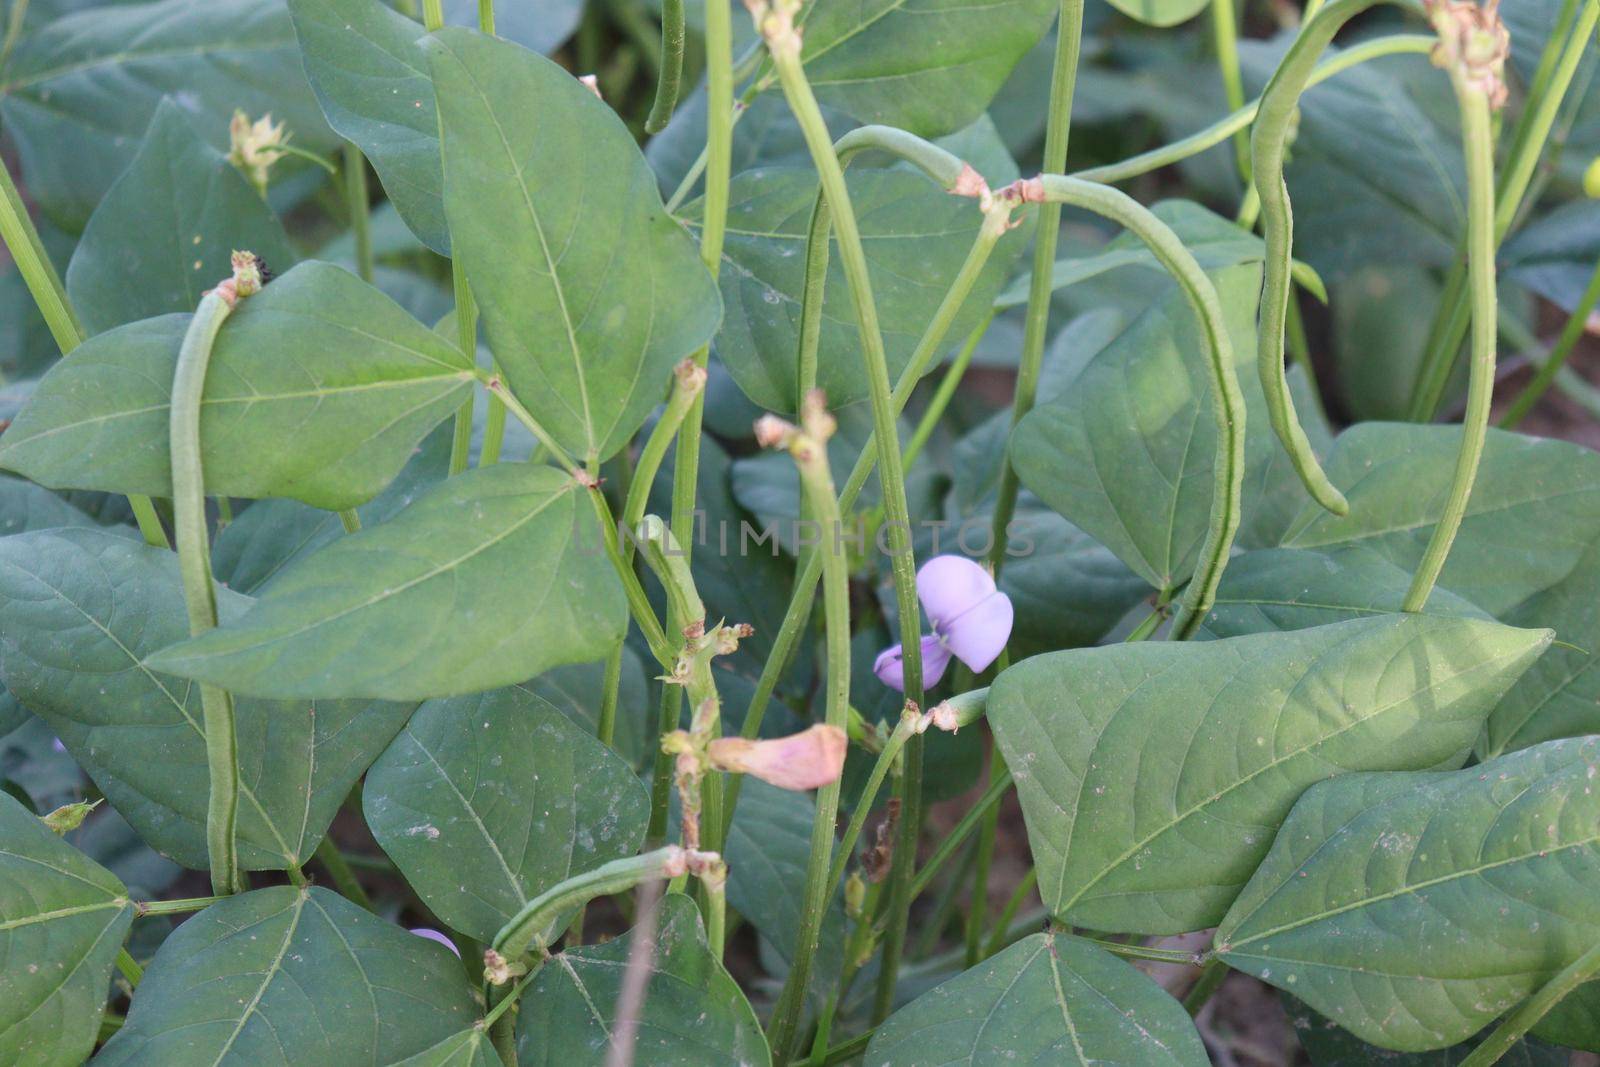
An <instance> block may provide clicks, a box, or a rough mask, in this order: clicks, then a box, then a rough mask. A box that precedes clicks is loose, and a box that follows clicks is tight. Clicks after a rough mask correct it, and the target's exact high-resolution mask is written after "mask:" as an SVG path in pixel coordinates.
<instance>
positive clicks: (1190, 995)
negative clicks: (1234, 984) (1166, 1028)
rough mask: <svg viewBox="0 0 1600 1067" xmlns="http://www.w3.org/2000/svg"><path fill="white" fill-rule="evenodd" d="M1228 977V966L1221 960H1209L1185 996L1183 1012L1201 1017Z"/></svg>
mask: <svg viewBox="0 0 1600 1067" xmlns="http://www.w3.org/2000/svg"><path fill="white" fill-rule="evenodd" d="M1227 977H1228V965H1227V964H1226V963H1223V962H1222V961H1221V960H1219V959H1210V960H1207V961H1206V963H1205V966H1203V967H1201V968H1200V977H1198V978H1196V979H1195V980H1194V985H1192V986H1190V987H1189V992H1187V993H1185V994H1184V995H1183V1010H1184V1011H1186V1012H1188V1013H1189V1014H1190V1015H1191V1016H1194V1015H1199V1014H1200V1009H1201V1008H1203V1007H1205V1006H1206V1002H1207V1001H1209V1000H1210V999H1211V994H1213V993H1215V992H1216V991H1217V989H1218V987H1219V986H1221V985H1222V983H1223V981H1224V980H1225V979H1226V978H1227Z"/></svg>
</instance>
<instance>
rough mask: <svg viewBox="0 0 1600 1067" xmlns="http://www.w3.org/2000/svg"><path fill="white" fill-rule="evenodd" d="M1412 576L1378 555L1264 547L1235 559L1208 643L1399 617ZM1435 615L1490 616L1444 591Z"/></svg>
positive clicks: (1209, 622) (1432, 605) (1208, 625)
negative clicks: (1357, 621)
mask: <svg viewBox="0 0 1600 1067" xmlns="http://www.w3.org/2000/svg"><path fill="white" fill-rule="evenodd" d="M1410 588H1411V574H1410V572H1408V571H1405V570H1402V569H1400V568H1399V567H1397V566H1395V565H1394V564H1393V563H1390V562H1389V561H1388V560H1386V559H1384V558H1383V557H1382V556H1380V555H1377V554H1376V553H1373V552H1368V551H1365V550H1364V549H1361V548H1355V547H1352V548H1337V549H1333V550H1331V551H1326V552H1321V551H1312V550H1309V549H1296V548H1265V549H1260V550H1258V551H1255V552H1246V553H1244V554H1243V555H1241V556H1236V557H1234V559H1233V561H1232V562H1231V563H1229V564H1228V571H1227V573H1226V574H1224V575H1223V576H1222V585H1221V586H1220V587H1219V588H1218V589H1217V602H1216V605H1215V606H1214V607H1213V608H1212V609H1211V614H1209V615H1207V616H1206V619H1205V622H1204V623H1202V624H1201V632H1202V633H1204V634H1205V635H1207V636H1209V637H1238V636H1240V635H1242V634H1259V633H1272V632H1274V631H1279V630H1304V629H1308V628H1310V627H1312V626H1325V625H1327V624H1329V623H1335V622H1345V621H1346V620H1349V619H1363V618H1370V617H1372V616H1374V615H1390V614H1394V613H1396V612H1398V611H1400V607H1401V604H1402V603H1403V602H1404V600H1405V596H1406V592H1407V590H1409V589H1410ZM1428 611H1429V613H1430V614H1433V615H1459V616H1463V617H1466V618H1480V619H1486V618H1488V617H1489V614H1488V612H1486V611H1484V610H1483V609H1482V608H1480V607H1478V606H1477V605H1475V604H1473V603H1472V602H1470V601H1468V600H1464V599H1463V598H1461V597H1459V596H1456V595H1455V594H1454V593H1452V592H1450V591H1449V590H1447V589H1441V590H1438V591H1436V592H1435V593H1434V595H1433V596H1432V597H1431V598H1429V602H1428Z"/></svg>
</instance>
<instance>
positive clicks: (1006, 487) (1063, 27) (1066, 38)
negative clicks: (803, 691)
mask: <svg viewBox="0 0 1600 1067" xmlns="http://www.w3.org/2000/svg"><path fill="white" fill-rule="evenodd" d="M1082 43H1083V0H1061V18H1060V22H1059V25H1058V26H1057V28H1056V54H1055V66H1054V68H1053V73H1052V74H1051V79H1050V110H1049V116H1048V118H1047V119H1046V124H1045V135H1044V161H1043V163H1044V167H1043V171H1044V173H1046V174H1062V173H1064V172H1065V171H1066V169H1067V140H1068V136H1069V134H1070V133H1071V128H1072V97H1073V91H1074V89H1075V87H1076V85H1077V80H1078V57H1079V55H1080V52H1081V50H1082ZM1060 238H1061V205H1060V204H1059V203H1055V202H1053V201H1048V200H1047V201H1046V202H1045V203H1043V204H1041V205H1040V207H1039V223H1038V231H1037V233H1036V235H1035V237H1034V245H1033V275H1032V277H1031V278H1030V279H1029V282H1028V310H1027V312H1026V317H1025V318H1024V320H1023V330H1022V356H1021V359H1020V362H1019V363H1018V365H1017V386H1016V393H1015V395H1014V396H1013V398H1012V401H1011V429H1012V430H1015V429H1016V428H1017V423H1019V422H1021V421H1022V417H1023V416H1024V415H1026V414H1027V413H1028V412H1029V411H1031V410H1032V409H1033V402H1034V399H1035V397H1036V396H1037V395H1038V392H1039V372H1040V369H1041V368H1042V367H1043V366H1044V343H1045V339H1046V336H1047V335H1048V333H1049V328H1050V298H1051V294H1052V292H1053V284H1052V283H1053V281H1054V273H1055V263H1056V246H1057V243H1058V242H1059V240H1060ZM1009 436H1010V435H1009V434H1008V435H1007V439H1008V440H1009ZM1019 488H1020V483H1019V482H1018V481H1017V472H1016V471H1015V470H1013V469H1012V466H1011V464H1010V463H1009V462H1006V463H1002V464H1001V465H1000V485H999V488H998V489H997V491H996V495H995V503H994V513H993V518H992V519H991V521H990V524H989V525H990V544H991V547H990V550H989V569H990V570H991V571H993V572H994V575H995V577H996V578H998V577H999V576H1000V570H1001V568H1002V567H1003V566H1004V565H1005V559H1006V543H1007V539H1008V527H1010V525H1011V516H1012V515H1013V514H1014V513H1015V512H1016V508H1017V491H1018V489H1019Z"/></svg>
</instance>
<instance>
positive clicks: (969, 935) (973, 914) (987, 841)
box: [965, 745, 1006, 967]
mask: <svg viewBox="0 0 1600 1067" xmlns="http://www.w3.org/2000/svg"><path fill="white" fill-rule="evenodd" d="M1005 769H1006V758H1005V756H1003V755H1001V753H1000V749H999V747H998V746H994V745H991V746H990V747H989V778H990V780H991V781H993V779H994V777H995V775H996V774H1003V773H1005ZM999 828H1000V805H999V804H996V805H994V807H992V808H990V809H989V810H988V812H987V813H986V814H985V815H984V817H983V823H982V825H980V826H979V827H978V852H977V855H976V856H975V857H974V858H973V861H972V900H971V902H970V903H969V904H968V905H967V925H966V945H967V957H966V960H965V965H966V966H967V967H973V966H976V965H977V963H978V959H979V957H980V954H981V952H982V949H983V928H984V925H985V920H986V919H987V918H988V914H989V866H990V864H991V863H993V862H994V841H995V835H996V833H997V832H998V830H999Z"/></svg>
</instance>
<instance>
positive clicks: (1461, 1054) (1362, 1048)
mask: <svg viewBox="0 0 1600 1067" xmlns="http://www.w3.org/2000/svg"><path fill="white" fill-rule="evenodd" d="M1283 1009H1284V1011H1285V1012H1286V1013H1287V1014H1288V1016H1289V1022H1290V1023H1292V1024H1293V1025H1294V1036H1295V1037H1296V1038H1298V1039H1299V1041H1300V1047H1301V1048H1303V1049H1305V1052H1306V1055H1307V1056H1308V1057H1310V1059H1311V1067H1459V1065H1460V1064H1461V1061H1462V1060H1465V1059H1466V1058H1467V1056H1468V1055H1470V1054H1471V1052H1472V1050H1473V1049H1475V1048H1477V1047H1478V1042H1477V1041H1475V1040H1474V1041H1466V1042H1463V1043H1462V1044H1459V1045H1453V1046H1451V1047H1450V1048H1445V1049H1437V1050H1435V1051H1432V1052H1395V1051H1394V1050H1392V1049H1386V1048H1379V1047H1378V1046H1377V1045H1369V1044H1367V1043H1366V1042H1365V1041H1362V1040H1361V1039H1360V1038H1358V1037H1356V1036H1355V1035H1354V1034H1352V1033H1351V1032H1350V1031H1348V1030H1346V1029H1344V1028H1343V1027H1342V1026H1340V1025H1339V1024H1337V1023H1335V1022H1331V1021H1329V1020H1328V1019H1324V1018H1323V1017H1322V1016H1320V1015H1318V1014H1317V1013H1316V1012H1314V1011H1312V1010H1311V1009H1310V1008H1308V1007H1306V1006H1305V1005H1304V1004H1302V1003H1300V1002H1299V1001H1298V1000H1295V999H1294V998H1293V997H1290V996H1288V995H1287V994H1285V995H1284V997H1283ZM1487 1032H1488V1031H1485V1033H1487ZM1571 1058H1572V1056H1571V1053H1569V1052H1568V1051H1567V1050H1566V1049H1559V1048H1555V1047H1553V1046H1550V1045H1547V1044H1545V1043H1544V1042H1542V1041H1538V1040H1535V1039H1533V1038H1523V1039H1522V1040H1520V1041H1518V1042H1517V1043H1516V1044H1514V1045H1512V1046H1511V1048H1510V1049H1509V1050H1508V1051H1507V1052H1506V1054H1505V1056H1504V1057H1502V1058H1501V1060H1500V1061H1499V1062H1500V1063H1501V1064H1502V1065H1503V1067H1568V1065H1569V1061H1570V1060H1571Z"/></svg>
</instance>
